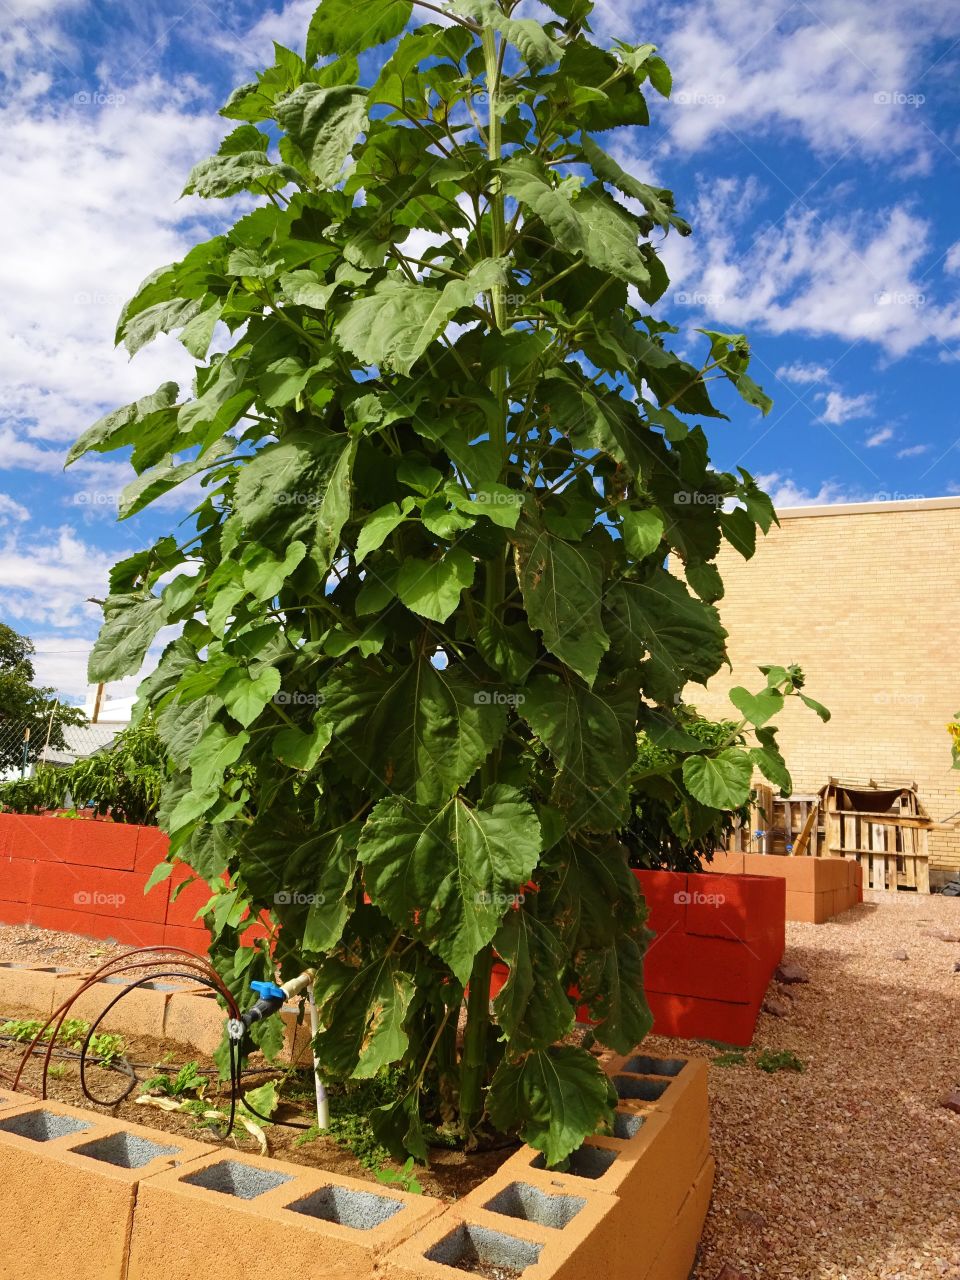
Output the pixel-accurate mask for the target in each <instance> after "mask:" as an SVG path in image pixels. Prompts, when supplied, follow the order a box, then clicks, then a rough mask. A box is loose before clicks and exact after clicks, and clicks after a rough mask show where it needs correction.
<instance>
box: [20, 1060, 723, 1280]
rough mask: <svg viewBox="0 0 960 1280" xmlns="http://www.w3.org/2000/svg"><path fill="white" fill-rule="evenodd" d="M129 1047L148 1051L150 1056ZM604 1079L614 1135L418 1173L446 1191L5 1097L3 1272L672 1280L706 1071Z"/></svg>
mask: <svg viewBox="0 0 960 1280" xmlns="http://www.w3.org/2000/svg"><path fill="white" fill-rule="evenodd" d="M131 1047H132V1049H134V1050H135V1051H139V1052H141V1053H146V1054H147V1057H148V1058H150V1057H154V1056H156V1055H155V1054H154V1053H151V1052H150V1050H151V1049H154V1048H159V1047H161V1046H154V1045H149V1044H145V1043H143V1042H138V1043H137V1044H136V1045H134V1046H131ZM609 1069H610V1071H611V1072H612V1078H613V1080H614V1084H615V1086H616V1088H617V1091H618V1093H619V1094H620V1095H621V1099H622V1100H621V1104H620V1107H619V1109H618V1111H617V1113H616V1114H617V1125H616V1130H615V1135H614V1136H611V1137H596V1138H590V1139H587V1141H586V1142H585V1143H584V1145H583V1147H581V1148H580V1150H579V1152H577V1153H575V1154H574V1156H573V1157H572V1158H571V1160H570V1163H569V1168H568V1169H567V1170H566V1171H565V1172H563V1173H559V1172H556V1171H552V1170H545V1169H544V1168H543V1167H542V1157H540V1156H539V1153H537V1152H536V1151H534V1150H533V1149H532V1148H530V1147H524V1146H519V1147H515V1148H514V1149H513V1151H509V1150H505V1151H503V1152H498V1153H489V1156H488V1157H484V1156H480V1157H461V1161H462V1162H463V1164H464V1165H466V1164H468V1163H471V1164H472V1165H473V1170H472V1172H471V1174H470V1185H468V1183H467V1181H466V1180H465V1179H464V1177H463V1176H462V1175H461V1176H460V1178H459V1179H458V1180H457V1181H456V1185H454V1182H453V1180H451V1179H448V1180H447V1181H444V1177H445V1174H446V1171H445V1170H444V1171H441V1172H438V1171H434V1172H433V1174H432V1175H429V1174H424V1175H423V1176H424V1179H426V1178H428V1177H430V1176H433V1177H434V1178H436V1180H437V1181H436V1182H435V1183H434V1184H432V1185H431V1186H430V1188H428V1189H429V1190H439V1191H440V1192H441V1193H442V1194H444V1195H445V1197H446V1198H445V1199H442V1198H440V1195H437V1194H433V1195H431V1194H426V1195H411V1194H409V1193H408V1192H407V1191H404V1190H402V1189H398V1187H397V1186H396V1185H389V1186H386V1185H380V1184H378V1183H375V1182H372V1181H370V1180H369V1173H367V1175H366V1176H367V1180H366V1181H364V1180H362V1176H361V1177H357V1176H355V1175H356V1174H358V1173H361V1175H362V1171H361V1170H360V1169H354V1170H352V1171H351V1172H347V1171H346V1170H345V1169H344V1168H343V1166H342V1164H340V1165H339V1166H338V1167H333V1168H331V1165H330V1163H329V1160H328V1157H329V1152H327V1153H326V1154H324V1153H323V1152H322V1151H321V1144H319V1143H311V1144H309V1146H307V1145H305V1146H303V1147H301V1148H299V1149H296V1148H283V1149H280V1148H279V1147H275V1148H274V1151H275V1152H276V1153H278V1154H282V1155H283V1157H284V1158H283V1159H275V1158H272V1157H270V1158H264V1157H262V1156H259V1155H251V1154H249V1153H247V1152H244V1151H241V1150H238V1149H232V1148H231V1149H227V1150H224V1149H223V1147H220V1148H219V1149H217V1148H215V1147H213V1146H211V1145H210V1143H209V1139H208V1135H204V1134H202V1133H200V1134H198V1133H197V1132H196V1131H194V1132H193V1133H184V1131H183V1129H182V1127H181V1126H182V1124H183V1117H182V1116H181V1115H176V1116H172V1115H171V1116H168V1115H162V1116H161V1117H160V1119H159V1120H158V1121H157V1122H156V1123H155V1124H152V1125H150V1126H146V1125H144V1124H143V1123H142V1115H139V1114H137V1115H136V1116H134V1117H132V1118H128V1117H129V1111H130V1109H131V1108H132V1109H133V1110H134V1111H137V1112H140V1111H142V1110H144V1108H140V1107H136V1106H135V1105H134V1104H132V1103H129V1104H121V1106H120V1107H118V1108H116V1109H115V1113H114V1114H110V1115H107V1114H105V1113H104V1110H103V1109H99V1110H97V1109H92V1108H89V1107H85V1108H83V1107H75V1106H70V1105H68V1104H65V1103H62V1102H59V1101H58V1102H45V1103H42V1102H39V1101H37V1100H31V1099H29V1098H28V1097H26V1096H25V1095H13V1094H11V1092H10V1091H9V1090H6V1089H4V1088H2V1087H0V1185H3V1186H10V1185H16V1186H17V1188H18V1200H19V1197H20V1196H21V1195H22V1194H25V1195H26V1207H25V1209H24V1210H23V1211H19V1210H18V1212H17V1214H16V1224H15V1225H14V1223H13V1221H12V1216H11V1213H10V1210H7V1211H6V1213H5V1215H3V1216H5V1217H6V1219H7V1220H6V1221H5V1222H4V1223H3V1225H4V1226H5V1227H6V1229H7V1230H6V1234H7V1238H8V1239H14V1238H15V1239H16V1241H17V1251H16V1254H15V1255H14V1256H12V1257H11V1260H10V1269H9V1270H7V1271H5V1272H4V1275H5V1280H6V1278H7V1277H8V1278H9V1280H21V1278H23V1280H26V1277H27V1276H31V1277H32V1276H33V1275H35V1274H37V1270H38V1259H41V1258H47V1259H49V1260H50V1261H51V1262H55V1263H56V1261H57V1257H58V1252H59V1251H60V1250H62V1252H63V1258H62V1259H61V1261H62V1264H63V1266H64V1267H66V1264H67V1250H68V1249H69V1272H70V1274H71V1275H74V1276H77V1277H78V1278H79V1280H114V1277H116V1278H117V1280H121V1277H123V1278H125V1280H152V1278H153V1277H156V1280H161V1278H162V1280H207V1277H209V1278H210V1280H213V1277H218V1276H219V1275H221V1274H222V1267H223V1249H224V1248H229V1250H230V1251H231V1267H232V1273H233V1274H235V1275H238V1276H248V1275H249V1276H251V1277H252V1276H254V1275H256V1276H257V1277H258V1280H272V1277H277V1280H280V1277H286V1276H288V1275H289V1274H290V1273H291V1270H292V1271H294V1272H295V1273H302V1274H314V1273H322V1274H323V1275H324V1277H325V1278H326V1277H333V1278H334V1280H356V1278H357V1277H362V1276H372V1275H373V1274H374V1270H376V1274H377V1275H378V1276H385V1277H388V1278H390V1280H426V1278H427V1277H435V1280H444V1277H450V1278H451V1280H452V1278H453V1277H455V1276H456V1275H458V1274H460V1275H462V1274H463V1273H464V1272H465V1271H466V1272H470V1273H472V1274H477V1275H486V1276H491V1275H497V1276H500V1277H502V1278H503V1280H508V1278H509V1280H512V1277H514V1276H518V1275H521V1274H523V1275H525V1276H526V1277H527V1280H548V1278H549V1280H554V1278H559V1277H563V1278H564V1280H573V1278H574V1277H576V1276H584V1275H586V1276H593V1275H597V1274H600V1273H601V1272H602V1273H603V1274H604V1275H610V1276H612V1277H613V1278H614V1280H627V1278H628V1277H637V1276H640V1277H649V1280H684V1278H685V1277H686V1275H687V1273H688V1272H689V1269H690V1267H691V1265H692V1264H693V1261H694V1256H695V1253H696V1248H697V1241H698V1239H699V1235H700V1231H701V1228H702V1223H703V1217H704V1215H705V1213H706V1209H707V1204H708V1202H709V1196H710V1189H711V1187H712V1183H713V1176H714V1165H713V1160H712V1157H711V1156H710V1151H709V1132H708V1124H707V1109H706V1071H705V1069H704V1067H703V1066H702V1064H687V1063H685V1062H683V1061H681V1060H678V1059H669V1060H658V1059H653V1058H649V1057H642V1058H641V1057H635V1058H628V1059H618V1060H615V1061H612V1062H611V1063H610V1064H609ZM96 1074H97V1075H98V1076H102V1075H103V1074H104V1073H102V1072H97V1073H96ZM63 1084H64V1081H58V1082H57V1085H58V1088H59V1087H60V1086H62V1085H63ZM137 1121H141V1123H137ZM269 1132H270V1133H271V1138H272V1135H273V1134H274V1132H275V1128H274V1127H273V1126H271V1128H270V1130H269ZM198 1136H199V1137H200V1138H201V1142H199V1143H198V1142H197V1140H196V1139H197V1137H198ZM311 1147H312V1148H313V1150H312V1151H311V1152H310V1156H311V1157H312V1158H309V1157H307V1156H306V1155H305V1153H306V1152H307V1151H308V1150H309V1149H310V1148H311ZM323 1147H324V1148H326V1147H327V1144H326V1143H324V1144H323ZM297 1155H299V1160H298V1159H296V1158H295V1157H296V1156H297ZM318 1156H319V1159H318V1158H317V1157H318ZM493 1159H495V1161H496V1166H502V1167H500V1168H496V1166H494V1165H493V1164H492V1160H493ZM441 1162H442V1160H441V1161H438V1164H439V1163H441ZM311 1166H313V1167H311ZM478 1171H479V1172H480V1176H477V1173H478ZM453 1201H455V1203H453ZM41 1205H42V1206H43V1208H42V1211H41V1209H40V1206H41ZM94 1219H95V1220H96V1222H97V1231H96V1232H91V1231H90V1230H89V1224H90V1222H91V1221H93V1220H94ZM51 1242H53V1245H52V1246H51ZM61 1242H62V1243H61ZM218 1242H219V1243H218ZM51 1250H52V1251H51Z"/></svg>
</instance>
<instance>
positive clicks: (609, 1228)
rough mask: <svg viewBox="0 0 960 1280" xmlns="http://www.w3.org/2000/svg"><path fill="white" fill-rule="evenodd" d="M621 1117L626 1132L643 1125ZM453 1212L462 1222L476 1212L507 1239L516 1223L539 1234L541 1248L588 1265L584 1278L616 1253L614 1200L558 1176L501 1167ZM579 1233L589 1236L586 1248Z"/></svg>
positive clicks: (619, 1115) (545, 1172)
mask: <svg viewBox="0 0 960 1280" xmlns="http://www.w3.org/2000/svg"><path fill="white" fill-rule="evenodd" d="M621 1115H622V1119H623V1120H624V1121H625V1122H626V1124H627V1125H628V1126H629V1127H630V1130H631V1132H634V1133H635V1132H636V1131H637V1130H638V1129H639V1126H640V1125H641V1124H642V1123H643V1120H642V1118H641V1117H639V1116H630V1115H627V1114H626V1113H618V1117H621ZM457 1208H458V1209H462V1210H463V1212H464V1213H465V1214H467V1215H468V1216H471V1215H472V1214H473V1212H474V1211H475V1210H481V1211H482V1212H483V1213H485V1214H486V1215H487V1219H486V1220H488V1221H493V1220H499V1225H500V1229H501V1231H504V1232H506V1233H508V1234H509V1233H511V1232H512V1231H513V1230H514V1226H515V1223H517V1222H525V1223H530V1224H531V1225H532V1226H534V1227H537V1228H540V1229H541V1230H542V1231H543V1233H544V1239H545V1241H546V1242H548V1243H549V1242H550V1241H551V1240H552V1241H553V1242H554V1243H555V1244H556V1245H558V1246H560V1247H561V1248H562V1249H563V1250H564V1251H565V1253H566V1255H567V1256H568V1257H569V1258H571V1259H574V1258H577V1257H579V1259H580V1261H581V1262H583V1263H584V1264H587V1263H589V1265H585V1266H584V1268H583V1271H584V1272H585V1274H586V1275H587V1276H590V1275H593V1274H595V1273H599V1272H600V1271H601V1270H603V1271H606V1266H605V1263H611V1262H612V1260H613V1258H614V1257H615V1255H616V1252H617V1247H618V1244H617V1239H616V1230H617V1214H616V1209H617V1201H616V1197H614V1196H611V1195H609V1194H608V1193H607V1192H603V1191H597V1190H596V1189H595V1188H594V1186H593V1185H592V1184H590V1185H585V1184H584V1182H583V1180H582V1179H577V1178H571V1177H568V1176H567V1175H565V1174H562V1173H553V1172H551V1171H550V1170H543V1169H532V1168H529V1169H526V1170H525V1171H524V1172H523V1173H522V1174H517V1172H516V1170H515V1169H513V1168H506V1167H503V1168H501V1169H500V1170H498V1172H497V1173H495V1174H494V1175H493V1176H492V1177H490V1178H486V1179H485V1180H484V1181H483V1182H482V1183H481V1184H480V1186H478V1187H475V1188H474V1189H473V1191H471V1192H469V1193H468V1194H467V1195H466V1196H464V1198H463V1200H461V1201H460V1202H459V1203H458V1205H457ZM574 1220H576V1221H577V1226H578V1228H579V1229H580V1230H578V1231H576V1232H572V1231H570V1230H568V1228H569V1227H571V1226H572V1224H573V1223H574ZM583 1228H588V1230H589V1242H587V1241H586V1239H585V1237H584V1233H583V1230H582V1229H583Z"/></svg>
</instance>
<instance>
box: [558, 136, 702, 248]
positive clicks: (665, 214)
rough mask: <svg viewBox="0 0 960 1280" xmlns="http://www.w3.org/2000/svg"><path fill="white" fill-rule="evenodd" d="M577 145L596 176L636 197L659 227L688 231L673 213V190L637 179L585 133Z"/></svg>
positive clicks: (681, 220) (686, 233)
mask: <svg viewBox="0 0 960 1280" xmlns="http://www.w3.org/2000/svg"><path fill="white" fill-rule="evenodd" d="M580 147H581V150H582V151H583V158H584V160H586V162H587V164H588V165H590V167H591V168H592V169H593V172H594V173H595V174H596V175H597V177H598V178H601V179H602V180H603V181H604V182H609V183H610V184H611V185H612V186H615V187H617V188H618V189H619V190H620V191H622V192H623V194H624V195H626V196H632V198H633V199H634V200H639V201H640V203H641V204H642V205H643V207H644V208H645V209H646V211H647V213H648V214H649V215H650V217H651V218H652V219H653V221H654V222H656V223H658V224H659V225H660V226H661V227H674V228H676V230H677V231H679V232H680V234H681V235H683V236H687V235H689V234H690V227H689V224H688V223H686V222H685V221H684V220H683V218H680V217H678V216H677V214H676V213H675V212H674V208H673V193H672V192H670V191H664V190H663V189H661V188H657V187H650V186H648V185H647V184H646V183H645V182H640V181H639V179H637V178H635V177H634V176H633V174H632V173H627V171H626V170H625V169H622V168H621V167H620V165H619V164H618V163H617V161H616V160H614V158H613V156H611V155H608V154H607V152H606V151H604V150H603V148H602V147H600V146H598V144H597V143H596V142H594V140H593V138H591V137H590V136H589V135H588V134H586V133H584V134H581V138H580Z"/></svg>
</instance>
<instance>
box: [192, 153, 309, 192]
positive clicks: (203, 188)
mask: <svg viewBox="0 0 960 1280" xmlns="http://www.w3.org/2000/svg"><path fill="white" fill-rule="evenodd" d="M294 178H296V174H295V173H294V171H293V170H292V169H291V168H290V167H289V166H288V165H285V164H273V163H271V161H269V160H268V159H267V157H266V155H265V154H264V153H263V152H262V151H243V152H239V153H238V154H234V155H219V156H211V157H210V158H209V160H201V161H200V163H199V164H196V165H194V167H193V168H192V169H191V170H190V176H189V178H188V179H187V185H186V186H185V187H184V188H183V194H184V195H185V196H186V195H198V196H205V197H206V198H207V199H219V200H222V199H225V198H226V197H227V196H235V195H236V194H237V193H238V192H240V191H252V192H253V193H254V194H255V195H263V194H265V193H266V192H268V191H280V190H282V189H283V187H285V186H286V185H287V183H288V182H290V181H291V180H292V179H294Z"/></svg>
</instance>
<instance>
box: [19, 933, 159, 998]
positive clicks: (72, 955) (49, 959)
mask: <svg viewBox="0 0 960 1280" xmlns="http://www.w3.org/2000/svg"><path fill="white" fill-rule="evenodd" d="M132 950H133V947H132V946H129V945H121V944H120V943H116V942H106V941H104V940H103V939H101V938H80V937H77V935H76V934H72V933H57V932H56V931H55V930H53V929H35V928H34V927H33V926H32V925H7V924H0V962H10V963H12V964H26V965H54V966H55V967H56V968H58V969H79V970H83V971H84V972H90V971H92V970H94V969H99V968H100V966H101V965H103V964H106V963H107V961H108V960H112V959H113V958H114V957H115V956H122V955H123V954H124V953H125V952H127V951H132ZM138 972H139V970H137V969H131V970H130V976H131V977H132V976H133V975H134V974H136V973H138ZM0 1012H2V1010H0Z"/></svg>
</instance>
